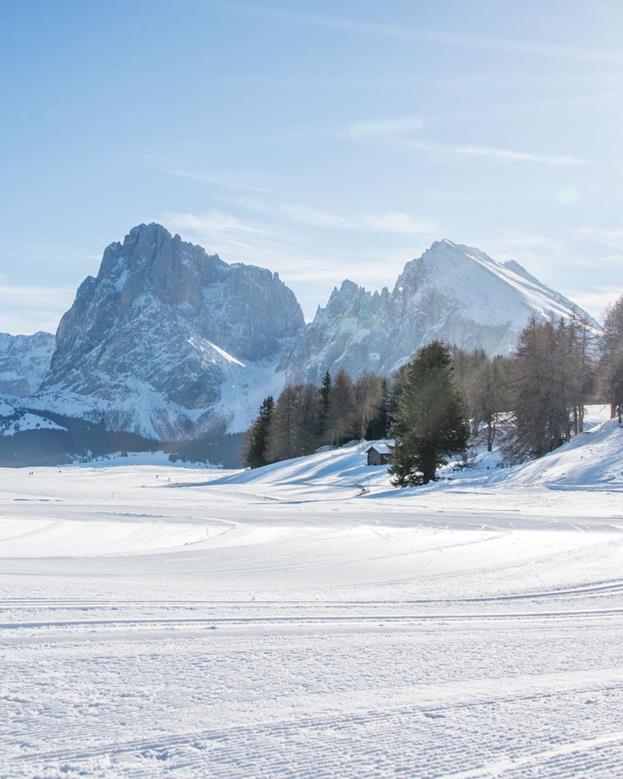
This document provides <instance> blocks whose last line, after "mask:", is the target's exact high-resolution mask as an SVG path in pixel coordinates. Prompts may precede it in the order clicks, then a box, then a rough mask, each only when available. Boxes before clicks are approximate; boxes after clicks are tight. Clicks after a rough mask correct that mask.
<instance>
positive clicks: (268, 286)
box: [0, 224, 599, 441]
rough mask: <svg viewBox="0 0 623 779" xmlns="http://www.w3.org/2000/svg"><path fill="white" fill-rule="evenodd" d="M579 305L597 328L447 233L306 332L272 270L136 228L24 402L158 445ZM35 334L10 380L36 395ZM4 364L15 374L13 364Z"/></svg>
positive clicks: (500, 342) (116, 249) (341, 292)
mask: <svg viewBox="0 0 623 779" xmlns="http://www.w3.org/2000/svg"><path fill="white" fill-rule="evenodd" d="M574 312H576V313H577V314H578V315H579V316H580V317H582V318H584V319H585V320H586V321H587V322H588V323H589V324H590V325H591V327H593V328H595V330H598V329H599V325H598V323H597V322H595V321H594V320H593V319H591V317H590V316H589V315H588V314H586V312H583V311H581V310H580V309H578V308H577V307H576V306H574V305H573V303H571V301H569V300H567V299H566V298H564V297H562V296H561V295H559V294H558V293H556V292H554V291H553V290H551V289H548V288H547V287H545V286H544V285H543V284H541V283H540V282H539V281H538V280H537V279H535V278H534V277H533V276H531V275H530V274H529V273H528V272H527V271H526V270H524V269H523V268H522V267H521V266H520V265H518V264H517V263H514V262H508V263H501V262H497V261H496V260H493V259H491V258H490V257H488V256H487V255H486V254H484V253H482V252H480V251H479V250H478V249H471V248H468V247H466V246H461V245H458V244H454V243H452V242H451V241H447V240H444V241H439V242H436V243H434V244H433V245H432V246H431V248H430V249H428V250H427V251H426V252H425V253H424V254H423V255H422V256H421V257H420V258H419V259H416V260H412V261H411V262H408V263H407V264H406V265H405V268H404V270H403V272H402V273H401V275H400V276H399V278H398V280H397V281H396V283H395V285H394V288H393V290H392V291H391V292H390V291H389V290H388V289H383V290H382V291H381V292H374V293H371V292H368V291H366V290H365V289H363V288H361V287H359V286H357V285H356V284H355V283H353V282H352V281H345V282H343V284H342V286H341V287H340V289H335V290H334V291H333V293H332V295H331V297H330V299H329V301H328V304H327V306H326V307H325V308H319V309H318V313H317V314H316V317H315V319H314V321H313V322H312V323H311V324H310V325H307V326H305V324H304V320H303V314H302V312H301V309H300V306H299V304H298V302H297V300H296V297H295V296H294V294H293V292H292V291H291V290H290V289H288V287H286V286H285V285H284V284H283V282H282V281H281V280H280V279H279V277H278V276H277V274H273V273H271V272H270V271H269V270H265V269H262V268H258V267H255V266H253V265H242V264H232V265H229V264H227V263H226V262H223V261H222V260H221V259H220V258H219V257H218V256H217V255H209V254H207V253H206V252H205V251H204V249H203V248H202V247H200V246H194V245H193V244H190V243H186V242H184V241H182V239H181V238H180V237H179V236H178V235H176V236H172V235H171V234H170V233H169V232H168V231H167V230H166V229H165V228H164V227H162V226H160V225H157V224H150V225H139V226H138V227H135V228H134V229H133V230H131V231H130V233H129V234H128V235H127V236H126V237H125V239H124V241H123V243H113V244H111V245H110V246H108V248H107V249H106V250H105V252H104V256H103V259H102V263H101V266H100V269H99V273H98V275H97V277H91V276H89V277H88V278H87V279H85V281H84V282H83V283H82V284H81V286H80V288H79V289H78V292H77V295H76V299H75V301H74V304H73V306H72V307H71V309H70V310H69V311H68V312H67V313H66V314H65V316H64V317H63V319H62V321H61V323H60V326H59V328H58V332H57V335H56V350H55V352H54V355H53V357H52V361H51V365H50V369H49V371H48V373H47V375H46V376H45V378H44V379H43V382H42V383H41V387H40V390H39V392H38V394H36V395H30V396H29V397H28V398H27V399H24V408H30V409H39V410H41V411H42V412H46V411H47V412H56V413H57V414H61V415H64V416H66V417H82V418H84V419H87V420H90V421H96V422H99V421H101V422H103V423H104V424H105V426H106V427H107V428H108V429H110V430H118V431H130V432H132V433H137V434H139V435H141V436H144V437H148V438H157V439H160V440H169V441H170V440H181V439H188V438H194V437H197V436H202V435H204V434H205V435H208V436H214V437H218V436H220V435H222V434H223V433H225V432H227V433H236V432H242V431H244V430H245V429H246V428H247V427H248V424H249V422H250V420H251V419H252V417H253V415H254V414H255V413H256V411H257V408H258V406H259V404H260V402H261V400H262V398H263V397H265V396H266V395H267V394H269V393H273V394H276V393H278V392H279V391H280V389H281V388H282V387H283V385H284V383H285V381H286V379H291V380H298V379H308V380H311V381H319V380H320V379H321V377H322V375H323V373H324V372H325V371H326V370H330V371H335V370H337V369H338V368H345V369H346V370H348V371H349V372H350V373H352V374H354V375H357V374H360V373H362V372H364V371H367V370H372V371H378V372H382V373H390V372H391V371H393V370H394V369H395V368H396V367H398V366H399V365H401V364H402V363H404V362H405V361H406V360H408V359H409V358H410V357H411V356H412V355H413V354H414V353H415V352H416V351H417V349H418V348H419V347H420V346H422V345H423V344H425V343H427V342H429V341H430V340H432V339H434V338H439V339H442V340H444V341H447V342H449V343H454V344H457V345H458V346H461V347H463V348H465V349H472V348H475V347H482V348H484V349H485V350H486V351H487V352H489V353H490V354H499V353H508V352H511V351H512V350H513V348H514V346H515V343H516V340H517V336H518V334H519V332H520V330H521V329H522V328H523V326H524V325H525V323H526V321H527V320H528V318H529V317H530V316H531V315H534V316H537V317H539V318H546V317H551V316H554V317H566V318H569V317H571V316H573V315H574ZM32 338H33V339H37V338H39V339H40V340H41V341H42V344H43V346H46V345H47V348H48V351H47V353H46V352H45V349H44V348H43V346H42V347H41V354H42V356H41V360H40V363H39V365H40V373H39V374H38V375H36V376H35V377H34V378H32V379H31V383H30V384H29V385H28V387H26V386H25V385H20V387H17V386H16V385H15V386H14V385H10V386H7V387H6V388H5V389H6V390H7V391H11V392H12V394H13V395H15V394H16V392H17V391H18V390H19V391H20V392H21V393H22V394H27V392H28V391H30V392H32V391H33V390H34V389H35V388H36V386H37V385H38V384H39V383H40V379H41V375H42V373H43V371H44V370H45V364H46V363H47V362H48V361H49V351H50V348H51V343H52V340H53V337H52V336H47V335H45V334H38V335H37V336H32ZM20 343H21V342H20ZM1 344H2V341H0V345H1ZM5 351H6V350H5ZM0 364H1V363H0ZM7 364H8V365H9V366H13V367H12V368H10V367H9V368H7V371H9V370H10V369H13V370H15V371H16V372H18V373H19V371H18V370H17V368H16V366H17V364H18V363H17V361H15V360H14V361H12V362H11V361H9V362H8V363H7ZM22 373H25V371H22Z"/></svg>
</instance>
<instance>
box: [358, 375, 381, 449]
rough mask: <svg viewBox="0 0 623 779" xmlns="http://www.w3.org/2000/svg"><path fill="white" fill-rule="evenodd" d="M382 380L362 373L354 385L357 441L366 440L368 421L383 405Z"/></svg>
mask: <svg viewBox="0 0 623 779" xmlns="http://www.w3.org/2000/svg"><path fill="white" fill-rule="evenodd" d="M383 388H384V380H383V379H382V378H381V376H377V375H376V374H374V373H364V374H363V375H362V376H360V377H359V378H358V379H357V381H356V382H355V385H354V395H355V411H354V424H353V428H354V432H355V434H356V436H357V437H358V438H359V439H362V440H363V439H364V438H366V432H367V430H368V426H369V425H370V421H371V420H372V419H374V417H375V416H376V414H377V413H378V411H379V409H380V408H381V406H382V404H383Z"/></svg>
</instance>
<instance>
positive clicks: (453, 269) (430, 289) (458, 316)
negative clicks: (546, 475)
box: [287, 240, 599, 381]
mask: <svg viewBox="0 0 623 779" xmlns="http://www.w3.org/2000/svg"><path fill="white" fill-rule="evenodd" d="M574 313H575V314H577V316H579V317H580V318H582V319H583V320H585V321H586V322H587V323H588V324H589V326H590V327H592V328H594V329H595V330H596V331H597V330H598V329H599V325H598V323H597V322H596V321H595V320H594V319H592V318H591V317H590V316H589V314H587V313H586V312H585V311H582V310H581V309H579V308H578V307H577V306H575V305H574V304H573V303H572V302H571V301H569V300H567V299H566V298H564V297H563V296H562V295H559V294H558V293H557V292H554V291H553V290H551V289H549V288H547V287H546V286H544V285H543V284H541V282H539V281H538V280H537V279H536V278H534V277H533V276H531V275H530V274H529V273H528V272H527V271H526V270H525V269H524V268H522V266H521V265H519V264H518V263H516V262H512V261H511V262H506V263H501V262H498V261H496V260H494V259H492V258H491V257H489V256H487V255H486V254H484V253H483V252H481V251H479V250H478V249H473V248H470V247H467V246H462V245H459V244H455V243H453V242H452V241H448V240H443V241H437V242H435V243H434V244H433V245H432V246H431V247H430V249H428V250H427V251H425V252H424V254H423V255H422V256H421V257H419V258H418V259H415V260H412V261H411V262H408V263H407V264H406V265H405V267H404V270H403V272H402V273H401V275H400V276H399V277H398V280H397V281H396V284H395V286H394V288H393V290H392V291H391V292H390V291H389V290H388V289H383V291H382V292H380V293H379V292H374V293H371V292H368V291H366V290H365V289H363V288H362V287H358V286H357V285H356V284H354V283H353V282H351V281H345V282H343V284H342V286H341V287H340V289H334V290H333V293H332V295H331V297H330V298H329V302H328V304H327V306H326V308H319V309H318V312H317V314H316V317H315V319H314V321H313V322H312V323H311V325H309V327H308V328H307V330H306V332H305V333H304V335H303V337H302V338H301V340H300V341H299V342H298V343H297V345H296V346H295V348H294V349H293V351H292V353H291V354H290V355H289V358H288V363H287V369H288V374H289V376H290V378H292V379H308V380H311V381H318V380H319V379H320V378H321V377H322V375H323V374H324V372H325V371H327V370H329V371H331V372H333V371H335V370H337V369H339V368H344V369H345V370H347V371H348V372H349V373H351V374H354V375H358V374H361V373H362V372H364V371H376V372H380V373H390V372H391V371H393V370H395V369H396V368H397V367H399V366H400V365H401V364H402V363H404V362H405V361H406V360H408V359H409V357H411V356H412V355H413V354H414V353H415V352H416V351H417V349H418V348H420V347H421V346H423V345H424V344H426V343H429V342H430V341H432V340H434V339H439V340H442V341H446V342H447V343H451V344H455V345H457V346H460V347H462V348H463V349H466V350H471V349H474V348H477V347H479V348H482V349H484V350H485V351H486V352H488V353H489V354H490V355H495V354H509V353H511V352H512V351H513V350H514V348H515V345H516V343H517V337H518V335H519V333H520V332H521V330H522V329H523V327H524V326H525V325H526V323H527V321H528V319H529V318H530V317H531V316H535V317H536V318H537V319H541V320H543V319H548V318H550V317H554V318H560V317H563V318H566V319H569V318H571V317H572V316H574Z"/></svg>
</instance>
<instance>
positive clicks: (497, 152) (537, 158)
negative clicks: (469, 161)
mask: <svg viewBox="0 0 623 779" xmlns="http://www.w3.org/2000/svg"><path fill="white" fill-rule="evenodd" d="M404 145H405V146H408V147H409V148H410V149H415V150H417V151H431V152H441V153H445V154H456V155H461V156H465V157H489V158H492V159H497V160H503V161H506V162H535V163H539V164H541V165H553V166H555V165H585V164H586V161H585V160H582V159H580V158H579V157H571V156H568V155H563V154H535V153H533V152H524V151H517V150H515V149H498V148H495V147H492V146H471V145H456V144H445V143H431V142H428V141H405V142H404Z"/></svg>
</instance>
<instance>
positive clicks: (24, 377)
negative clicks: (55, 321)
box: [0, 332, 54, 395]
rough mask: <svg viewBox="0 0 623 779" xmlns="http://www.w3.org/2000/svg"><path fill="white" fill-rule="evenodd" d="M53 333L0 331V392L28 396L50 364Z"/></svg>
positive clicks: (52, 350)
mask: <svg viewBox="0 0 623 779" xmlns="http://www.w3.org/2000/svg"><path fill="white" fill-rule="evenodd" d="M53 352H54V336H53V335H52V334H51V333H43V332H38V333H35V334H34V335H9V334H8V333H0V394H7V395H32V394H33V393H34V392H36V391H37V390H38V389H39V385H40V384H41V382H42V381H43V377H44V376H45V374H46V373H47V371H48V369H49V367H50V360H51V359H52V354H53Z"/></svg>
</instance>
